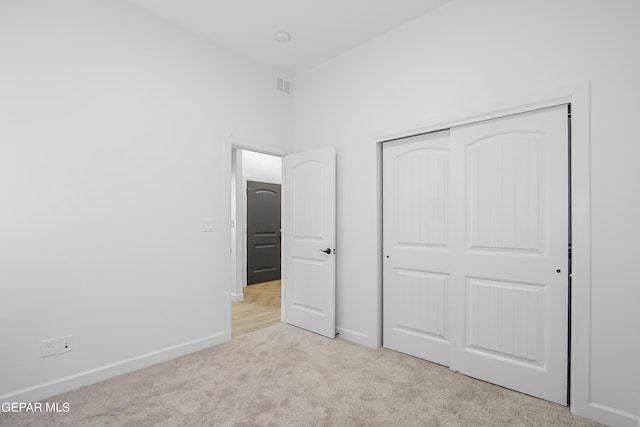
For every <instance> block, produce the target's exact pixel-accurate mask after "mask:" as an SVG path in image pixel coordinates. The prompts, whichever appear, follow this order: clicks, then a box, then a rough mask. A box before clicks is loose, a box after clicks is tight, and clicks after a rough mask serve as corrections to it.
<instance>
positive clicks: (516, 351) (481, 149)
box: [451, 106, 569, 405]
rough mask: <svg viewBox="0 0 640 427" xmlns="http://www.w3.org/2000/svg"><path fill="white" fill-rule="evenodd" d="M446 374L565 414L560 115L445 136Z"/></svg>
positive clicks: (564, 182)
mask: <svg viewBox="0 0 640 427" xmlns="http://www.w3.org/2000/svg"><path fill="white" fill-rule="evenodd" d="M451 144H452V164H455V165H456V167H455V168H454V169H452V173H453V174H455V175H456V178H455V179H452V187H451V190H452V194H453V202H452V206H453V208H452V210H453V212H454V214H453V215H452V221H453V222H454V223H455V224H457V225H459V227H454V229H455V230H456V231H455V232H454V236H452V246H453V248H454V249H453V258H452V262H453V265H454V266H455V274H454V275H453V277H452V288H453V294H454V296H453V297H454V298H456V300H459V301H461V302H462V303H460V304H455V305H454V306H452V312H451V313H452V316H453V318H454V320H452V352H451V369H454V370H457V371H459V372H461V373H464V374H467V375H470V376H473V377H476V378H480V379H483V380H486V381H489V382H492V383H495V384H498V385H502V386H504V387H508V388H512V389H515V390H518V391H522V392H524V393H527V394H531V395H534V396H537V397H541V398H543V399H546V400H550V401H553V402H556V403H560V404H563V405H566V403H567V349H568V347H567V346H568V273H569V271H568V265H569V260H568V244H569V240H568V238H569V228H568V224H569V212H568V204H569V199H568V164H569V158H568V128H567V108H566V106H560V107H554V108H547V109H544V110H539V111H533V112H529V113H524V114H518V115H514V116H509V117H504V118H500V119H495V120H490V121H486V122H480V123H476V124H471V125H467V126H461V127H457V128H453V129H451Z"/></svg>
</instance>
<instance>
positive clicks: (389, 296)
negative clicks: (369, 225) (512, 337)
mask: <svg viewBox="0 0 640 427" xmlns="http://www.w3.org/2000/svg"><path fill="white" fill-rule="evenodd" d="M383 147H384V148H383V174H384V178H383V198H384V199H383V200H384V201H383V217H384V232H383V240H384V255H383V256H384V263H383V270H384V271H383V275H384V279H383V280H384V291H383V292H384V294H383V298H384V304H383V319H384V320H383V337H384V346H385V347H387V348H390V349H393V350H397V351H400V352H402V353H407V354H411V355H413V356H416V357H420V358H423V359H427V360H431V361H434V362H436V363H440V364H442V365H447V366H448V365H449V355H450V342H449V325H448V323H449V304H450V302H449V288H450V283H449V280H450V279H449V276H450V268H451V245H450V236H449V234H450V233H449V216H450V214H451V212H450V209H449V203H450V190H449V175H450V172H449V164H450V152H449V134H448V132H439V133H435V134H429V135H423V136H418V137H414V138H410V139H408V140H402V141H397V142H392V143H387V144H384V146H383Z"/></svg>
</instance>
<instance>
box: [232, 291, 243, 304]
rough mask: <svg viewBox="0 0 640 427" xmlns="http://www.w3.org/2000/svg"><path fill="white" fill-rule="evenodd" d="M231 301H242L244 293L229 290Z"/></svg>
mask: <svg viewBox="0 0 640 427" xmlns="http://www.w3.org/2000/svg"><path fill="white" fill-rule="evenodd" d="M231 301H233V302H240V301H244V293H243V292H240V293H239V294H236V293H234V292H231Z"/></svg>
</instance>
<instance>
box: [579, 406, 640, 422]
mask: <svg viewBox="0 0 640 427" xmlns="http://www.w3.org/2000/svg"><path fill="white" fill-rule="evenodd" d="M571 412H572V413H574V414H575V415H578V416H581V417H585V418H588V419H591V420H593V421H597V422H599V423H603V424H605V425H609V426H616V427H618V426H619V427H640V416H638V415H637V414H630V413H628V412H624V411H620V410H618V409H615V408H612V407H610V406H606V405H601V404H598V403H595V402H590V403H589V404H588V405H587V406H586V407H582V406H581V405H576V407H572V408H571Z"/></svg>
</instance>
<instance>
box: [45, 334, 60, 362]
mask: <svg viewBox="0 0 640 427" xmlns="http://www.w3.org/2000/svg"><path fill="white" fill-rule="evenodd" d="M56 347H57V346H56V339H55V338H47V339H46V340H42V357H43V358H44V357H51V356H55V354H56V351H57V348H56Z"/></svg>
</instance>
